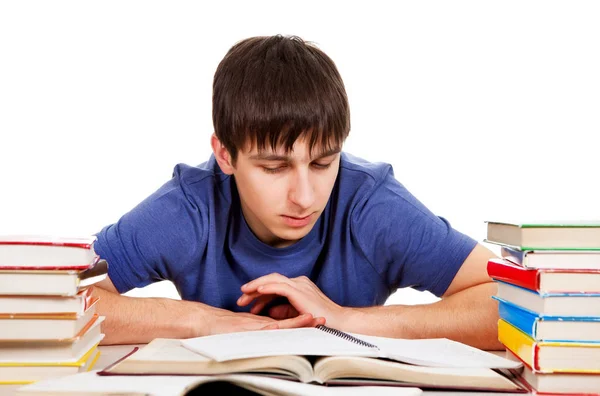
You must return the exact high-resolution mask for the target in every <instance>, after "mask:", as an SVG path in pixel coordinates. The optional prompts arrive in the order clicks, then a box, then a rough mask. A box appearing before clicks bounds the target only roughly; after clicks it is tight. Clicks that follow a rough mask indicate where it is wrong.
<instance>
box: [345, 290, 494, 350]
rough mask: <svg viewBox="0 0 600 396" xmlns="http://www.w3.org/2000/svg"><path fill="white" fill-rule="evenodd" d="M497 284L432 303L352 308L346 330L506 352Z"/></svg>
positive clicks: (458, 293) (464, 291) (466, 291)
mask: <svg viewBox="0 0 600 396" xmlns="http://www.w3.org/2000/svg"><path fill="white" fill-rule="evenodd" d="M495 294H496V285H495V284H494V283H484V284H481V285H477V286H473V287H471V288H468V289H465V290H463V291H460V292H457V293H455V294H453V295H452V296H450V297H447V298H444V299H443V300H441V301H438V302H436V303H433V304H423V305H391V306H383V307H371V308H352V309H350V311H349V312H350V315H348V316H347V320H345V321H344V322H343V324H342V326H341V327H342V329H341V330H344V331H349V332H355V333H361V334H368V335H377V336H385V337H396V338H449V339H452V340H455V341H459V342H462V343H465V344H468V345H471V346H474V347H477V348H480V349H485V350H501V349H504V348H503V347H502V344H500V342H499V341H498V328H497V322H498V304H497V302H496V301H495V300H493V299H492V298H491V296H493V295H495Z"/></svg>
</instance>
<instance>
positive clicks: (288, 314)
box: [269, 304, 298, 320]
mask: <svg viewBox="0 0 600 396" xmlns="http://www.w3.org/2000/svg"><path fill="white" fill-rule="evenodd" d="M269 316H270V317H272V318H273V319H278V320H281V319H289V318H295V317H296V316H298V311H297V310H296V308H294V307H293V306H292V305H291V304H282V305H277V306H275V307H273V308H271V309H270V310H269Z"/></svg>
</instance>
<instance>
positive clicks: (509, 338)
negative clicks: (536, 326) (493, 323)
mask: <svg viewBox="0 0 600 396" xmlns="http://www.w3.org/2000/svg"><path fill="white" fill-rule="evenodd" d="M498 341H500V342H501V343H502V344H503V345H504V346H505V347H506V348H507V349H508V350H510V351H511V352H512V353H513V354H515V355H516V356H518V357H519V359H521V360H522V361H524V362H525V363H527V365H528V366H529V367H531V368H533V369H534V370H535V371H539V370H538V367H536V366H535V363H536V362H537V357H536V356H535V355H534V354H535V349H534V346H535V341H534V340H533V338H531V337H529V336H528V335H527V334H525V333H524V332H522V331H521V330H519V329H517V328H516V327H514V326H513V325H511V324H510V323H508V322H507V321H505V320H504V319H499V320H498Z"/></svg>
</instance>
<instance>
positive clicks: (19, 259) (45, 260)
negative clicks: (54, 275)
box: [0, 235, 97, 269]
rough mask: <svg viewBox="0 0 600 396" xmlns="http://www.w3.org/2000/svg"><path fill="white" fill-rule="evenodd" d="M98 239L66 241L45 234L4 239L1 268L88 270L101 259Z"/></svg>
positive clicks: (0, 243) (1, 241) (0, 241)
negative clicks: (97, 245) (97, 251)
mask: <svg viewBox="0 0 600 396" xmlns="http://www.w3.org/2000/svg"><path fill="white" fill-rule="evenodd" d="M95 241H96V237H95V236H89V237H83V238H65V237H58V236H44V235H2V236H0V269H1V268H23V267H30V268H64V267H71V268H72V269H84V268H87V267H89V266H90V265H92V264H93V263H94V261H95V260H96V258H97V255H96V253H95V252H94V248H93V245H94V242H95Z"/></svg>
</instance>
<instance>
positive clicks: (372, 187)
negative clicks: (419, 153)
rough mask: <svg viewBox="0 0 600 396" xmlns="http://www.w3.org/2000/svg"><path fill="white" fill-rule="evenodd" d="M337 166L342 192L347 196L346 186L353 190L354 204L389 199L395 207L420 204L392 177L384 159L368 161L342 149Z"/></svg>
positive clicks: (359, 207)
mask: <svg viewBox="0 0 600 396" xmlns="http://www.w3.org/2000/svg"><path fill="white" fill-rule="evenodd" d="M340 168H341V170H340V188H341V190H342V194H345V195H346V196H351V195H352V194H349V190H355V191H356V193H355V194H354V198H353V202H354V206H355V208H356V207H357V208H358V209H361V208H364V206H365V205H367V206H372V205H377V206H379V205H380V204H385V203H391V202H393V204H394V205H395V208H397V209H398V208H400V207H402V206H408V207H410V208H413V209H414V208H415V206H420V205H419V204H418V201H417V200H416V199H415V197H414V196H413V195H412V194H411V193H410V192H409V191H408V190H407V189H406V188H405V187H404V185H403V184H402V183H400V182H399V181H398V180H397V179H396V178H395V176H394V170H393V168H392V165H390V164H388V163H385V162H369V161H366V160H364V159H362V158H358V157H356V156H353V155H351V154H348V153H343V154H342V159H341V161H340ZM399 204H400V205H399ZM419 209H420V208H419ZM355 215H356V213H355Z"/></svg>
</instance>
